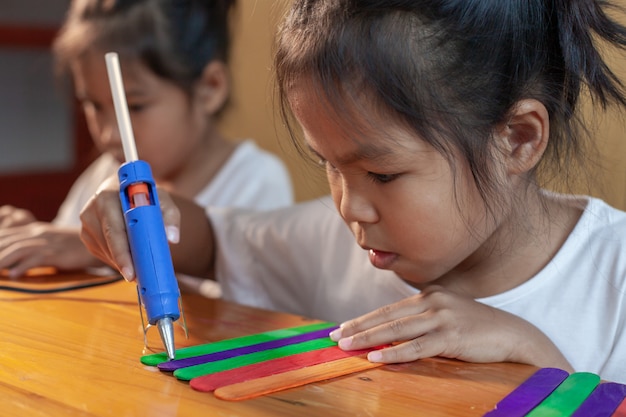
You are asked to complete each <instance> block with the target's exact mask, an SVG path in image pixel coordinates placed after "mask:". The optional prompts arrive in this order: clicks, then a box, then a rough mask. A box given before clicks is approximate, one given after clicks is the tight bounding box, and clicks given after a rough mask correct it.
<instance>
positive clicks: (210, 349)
mask: <svg viewBox="0 0 626 417" xmlns="http://www.w3.org/2000/svg"><path fill="white" fill-rule="evenodd" d="M336 326H337V324H336V323H330V322H323V323H314V324H307V325H305V326H298V327H289V328H286V329H278V330H271V331H269V332H264V333H257V334H252V335H248V336H241V337H235V338H233V339H226V340H221V341H218V342H213V343H206V344H203V345H197V346H189V347H185V348H181V349H177V350H176V359H185V358H191V357H194V356H200V355H207V354H209V353H215V352H222V351H225V350H230V349H235V348H239V347H244V346H251V345H256V344H258V343H263V342H268V341H271V340H277V339H285V338H287V337H291V336H297V335H299V334H303V333H309V332H313V331H316V330H321V329H330V328H331V327H336ZM167 361H168V357H167V353H165V352H160V353H153V354H150V355H145V356H142V357H141V363H143V364H144V365H148V366H157V365H158V364H160V363H162V362H167Z"/></svg>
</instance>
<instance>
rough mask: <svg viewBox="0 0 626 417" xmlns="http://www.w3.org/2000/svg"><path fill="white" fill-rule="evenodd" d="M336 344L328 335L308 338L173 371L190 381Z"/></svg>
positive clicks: (179, 377) (175, 374)
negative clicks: (304, 340) (303, 340)
mask: <svg viewBox="0 0 626 417" xmlns="http://www.w3.org/2000/svg"><path fill="white" fill-rule="evenodd" d="M331 346H337V342H333V341H332V340H330V338H329V337H325V338H322V339H314V340H309V341H308V342H302V343H296V344H293V345H287V346H281V347H279V348H276V349H268V350H262V351H260V352H254V353H250V354H248V355H241V356H236V357H234V358H228V359H223V360H221V361H215V362H208V363H203V364H200V365H194V366H188V367H187V368H180V369H177V370H175V371H174V376H175V377H176V378H178V379H181V380H183V381H190V380H191V379H193V378H197V377H199V376H204V375H209V374H214V373H216V372H222V371H228V370H231V369H235V368H240V367H242V366H246V365H252V364H255V363H258V362H264V361H269V360H271V359H277V358H283V357H285V356H290V355H296V354H298V353H304V352H310V351H313V350H317V349H324V348H327V347H331Z"/></svg>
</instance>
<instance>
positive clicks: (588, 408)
mask: <svg viewBox="0 0 626 417" xmlns="http://www.w3.org/2000/svg"><path fill="white" fill-rule="evenodd" d="M624 398H626V385H623V384H617V383H615V382H606V383H603V384H600V385H598V386H597V387H596V389H594V390H593V392H592V393H591V395H589V397H587V399H586V400H585V401H584V402H583V403H582V404H581V405H580V407H578V409H577V410H576V411H575V412H574V414H572V417H605V416H606V417H610V416H612V415H613V412H614V411H615V410H616V409H617V407H618V406H619V405H620V403H621V402H622V401H623V400H624Z"/></svg>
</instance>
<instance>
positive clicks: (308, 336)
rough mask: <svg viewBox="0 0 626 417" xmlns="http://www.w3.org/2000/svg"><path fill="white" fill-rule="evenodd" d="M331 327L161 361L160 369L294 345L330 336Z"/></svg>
mask: <svg viewBox="0 0 626 417" xmlns="http://www.w3.org/2000/svg"><path fill="white" fill-rule="evenodd" d="M329 330H330V329H322V330H317V331H314V332H309V333H303V334H299V335H296V336H292V337H286V338H284V339H276V340H270V341H268V342H263V343H257V344H256V345H249V346H242V347H238V348H234V349H230V350H223V351H221V352H214V353H209V354H207V355H200V356H193V357H191V358H185V359H176V360H171V361H168V362H163V363H160V364H159V365H158V366H159V369H160V370H161V371H170V372H173V371H175V370H177V369H180V368H187V367H189V366H194V365H200V364H203V363H207V362H216V361H221V360H224V359H228V358H234V357H235V356H242V355H248V354H250V353H255V352H261V351H263V350H269V349H276V348H278V347H281V346H287V345H293V344H296V343H302V342H306V341H309V340H314V339H321V338H324V337H328V333H329Z"/></svg>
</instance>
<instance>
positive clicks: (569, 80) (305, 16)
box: [275, 0, 626, 206]
mask: <svg viewBox="0 0 626 417" xmlns="http://www.w3.org/2000/svg"><path fill="white" fill-rule="evenodd" d="M610 11H621V10H620V9H618V8H617V7H616V6H615V5H612V4H611V3H610V2H609V1H604V0H294V3H293V5H292V8H291V10H290V12H289V14H288V15H287V18H286V19H285V21H284V22H283V24H282V26H281V28H280V31H279V36H278V39H277V45H276V48H277V50H276V56H275V69H276V80H277V84H278V90H279V100H280V104H281V109H282V112H283V117H284V118H285V120H286V122H287V124H288V126H291V125H290V123H292V120H290V119H291V116H290V115H291V113H290V112H289V106H288V104H289V103H288V93H289V91H290V88H292V87H293V86H294V85H297V83H299V82H302V81H303V80H304V81H311V80H312V81H313V82H314V83H316V84H318V85H319V86H320V87H321V88H320V91H322V92H323V94H324V96H325V97H324V98H325V99H327V100H329V102H330V103H331V105H332V106H334V107H333V108H334V110H341V108H342V103H345V99H346V97H352V99H353V104H358V102H359V99H358V96H359V95H360V94H362V93H363V92H366V93H368V94H369V97H374V98H375V100H376V102H377V104H379V105H381V106H382V107H381V109H383V111H386V112H387V113H389V114H393V115H397V117H398V118H399V120H401V121H402V122H403V123H406V124H407V125H408V126H410V128H411V129H413V130H414V131H415V132H416V133H417V134H418V135H419V136H420V137H421V138H423V139H424V140H426V141H427V142H429V143H430V144H431V145H432V146H434V147H435V148H436V149H438V150H439V151H440V152H441V153H442V154H444V155H446V156H447V157H448V159H449V161H450V162H451V163H452V161H453V159H452V151H453V150H454V151H457V152H459V151H460V152H461V154H462V155H463V156H464V158H465V159H466V160H467V162H468V164H469V166H470V169H471V171H472V174H473V176H474V181H475V183H476V185H477V187H478V189H479V191H480V192H481V194H482V196H483V199H484V201H485V202H489V201H491V202H494V201H498V200H497V196H498V190H497V185H496V184H493V183H492V182H493V181H492V180H490V179H491V178H493V175H491V172H490V167H491V166H492V164H490V158H491V155H492V143H491V142H490V138H491V137H492V135H493V133H494V129H495V127H496V126H498V125H499V124H501V123H504V122H506V121H507V118H508V117H509V115H510V114H511V112H512V110H514V106H515V105H516V103H518V102H519V101H520V100H522V99H536V100H539V101H540V102H541V103H543V105H544V106H545V107H546V109H547V110H548V113H549V117H550V140H549V142H548V148H547V150H546V152H545V154H544V158H543V160H542V161H541V164H540V167H543V168H552V169H554V171H550V172H548V173H547V174H550V173H562V171H564V170H565V171H566V170H567V168H568V167H569V164H570V163H571V162H572V161H573V159H579V157H581V158H582V156H583V155H584V152H583V149H584V147H583V143H584V141H583V136H585V135H583V133H585V129H584V128H583V127H582V125H581V123H580V122H579V119H578V117H577V113H578V112H577V108H578V104H579V97H580V96H581V93H582V91H583V90H584V89H585V88H586V89H587V90H588V91H589V93H590V94H591V96H592V98H593V99H594V101H596V102H598V103H599V104H600V105H601V106H602V107H606V106H607V105H608V104H609V103H612V102H616V103H618V104H620V105H626V96H625V93H624V85H623V84H622V83H621V82H620V80H619V79H618V78H617V77H616V76H615V74H614V73H613V72H612V71H611V70H610V69H609V67H608V66H607V65H606V64H605V62H604V60H603V59H602V57H601V54H600V44H601V42H604V43H606V44H608V45H613V46H617V47H619V48H624V47H626V29H625V28H624V27H623V26H622V25H620V24H618V23H616V22H615V21H614V20H612V19H611V18H610V17H609V15H608V13H609V12H610ZM342 117H343V116H342ZM290 131H291V132H292V136H293V135H294V130H293V128H292V127H290ZM533 174H536V172H533ZM544 174H545V172H544ZM533 178H534V177H533ZM494 199H496V200H494ZM488 206H489V204H488Z"/></svg>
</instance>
